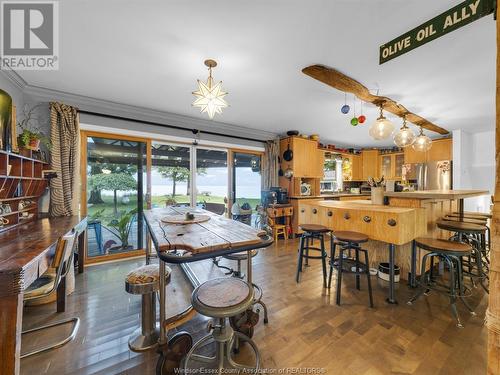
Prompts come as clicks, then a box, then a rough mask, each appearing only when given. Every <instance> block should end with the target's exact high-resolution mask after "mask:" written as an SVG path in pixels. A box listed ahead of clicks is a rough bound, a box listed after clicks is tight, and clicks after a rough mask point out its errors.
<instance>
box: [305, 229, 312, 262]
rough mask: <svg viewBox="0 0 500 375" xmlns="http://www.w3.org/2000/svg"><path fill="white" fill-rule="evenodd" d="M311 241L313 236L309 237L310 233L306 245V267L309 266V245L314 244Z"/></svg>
mask: <svg viewBox="0 0 500 375" xmlns="http://www.w3.org/2000/svg"><path fill="white" fill-rule="evenodd" d="M309 241H311V243H312V238H309V235H306V247H305V251H306V263H305V265H306V267H309V246H312V244H310V243H309Z"/></svg>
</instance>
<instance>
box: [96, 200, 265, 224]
mask: <svg viewBox="0 0 500 375" xmlns="http://www.w3.org/2000/svg"><path fill="white" fill-rule="evenodd" d="M102 199H103V201H104V203H101V204H91V205H88V208H87V212H88V215H89V217H92V216H93V215H95V214H96V213H97V212H99V211H101V210H102V213H101V214H100V215H99V216H100V217H101V218H104V219H108V220H111V219H112V218H113V216H114V215H113V197H112V196H110V195H103V196H102ZM167 199H171V196H153V197H152V200H151V202H152V205H153V208H155V207H165V202H166V201H167ZM175 201H176V202H177V203H189V202H190V197H189V196H188V195H176V196H175ZM202 201H206V202H210V203H224V197H216V196H198V202H202ZM236 201H237V202H238V203H239V204H240V205H242V204H243V203H245V202H248V203H249V204H250V206H251V207H252V209H255V206H256V205H257V204H260V199H256V198H249V199H246V198H238V199H236ZM134 208H137V196H136V195H131V196H129V202H128V203H126V204H125V203H122V199H121V198H118V206H117V209H118V211H130V210H133V209H134ZM144 208H146V205H144Z"/></svg>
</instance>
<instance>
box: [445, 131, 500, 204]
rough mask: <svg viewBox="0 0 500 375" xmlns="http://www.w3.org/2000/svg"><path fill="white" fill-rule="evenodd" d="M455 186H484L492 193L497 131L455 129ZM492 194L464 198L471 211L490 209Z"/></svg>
mask: <svg viewBox="0 0 500 375" xmlns="http://www.w3.org/2000/svg"><path fill="white" fill-rule="evenodd" d="M453 188H454V189H483V190H488V191H489V192H490V194H493V192H494V188H495V131H494V130H491V131H485V132H478V133H468V132H465V131H463V130H454V131H453ZM490 202H491V198H490V196H489V195H487V196H483V197H477V198H469V199H466V200H465V209H466V210H468V211H483V212H488V211H489V210H490Z"/></svg>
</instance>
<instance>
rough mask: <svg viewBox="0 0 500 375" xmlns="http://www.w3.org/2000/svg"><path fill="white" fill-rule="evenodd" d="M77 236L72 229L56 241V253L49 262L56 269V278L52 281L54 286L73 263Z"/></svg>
mask: <svg viewBox="0 0 500 375" xmlns="http://www.w3.org/2000/svg"><path fill="white" fill-rule="evenodd" d="M77 236H78V232H76V231H75V230H73V231H72V232H71V233H69V234H66V235H64V236H62V237H60V238H59V240H58V241H57V245H56V253H55V255H54V259H53V260H52V264H51V267H52V268H54V269H55V270H56V280H55V283H54V284H55V286H56V287H57V285H59V281H60V280H61V277H65V276H66V275H67V274H68V272H69V270H70V267H72V265H73V257H74V254H75V248H76V244H77V240H76V237H77Z"/></svg>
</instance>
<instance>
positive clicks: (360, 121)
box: [358, 115, 366, 124]
mask: <svg viewBox="0 0 500 375" xmlns="http://www.w3.org/2000/svg"><path fill="white" fill-rule="evenodd" d="M365 121H366V116H365V115H361V116H359V117H358V123H360V124H363V123H364V122H365Z"/></svg>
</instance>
